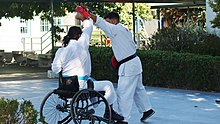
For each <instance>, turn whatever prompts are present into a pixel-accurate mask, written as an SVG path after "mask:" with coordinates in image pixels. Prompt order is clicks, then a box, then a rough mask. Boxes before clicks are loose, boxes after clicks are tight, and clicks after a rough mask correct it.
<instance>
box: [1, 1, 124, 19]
mask: <svg viewBox="0 0 220 124" xmlns="http://www.w3.org/2000/svg"><path fill="white" fill-rule="evenodd" d="M77 5H79V2H65V1H62V2H61V1H59V0H54V4H53V6H54V16H55V17H61V16H65V15H66V14H67V12H73V11H75V7H76V6H77ZM86 5H87V6H88V8H90V9H91V10H92V11H93V12H94V13H96V14H98V15H100V16H103V14H104V13H107V12H109V11H111V10H117V11H120V7H119V6H117V5H116V3H112V2H111V3H110V2H109V3H104V2H88V3H86ZM38 15H40V17H41V19H42V20H43V19H47V20H50V15H51V3H50V1H45V2H6V1H4V2H1V4H0V19H1V18H3V17H5V18H8V19H10V18H14V17H20V18H22V19H25V20H28V19H33V17H34V16H38Z"/></svg>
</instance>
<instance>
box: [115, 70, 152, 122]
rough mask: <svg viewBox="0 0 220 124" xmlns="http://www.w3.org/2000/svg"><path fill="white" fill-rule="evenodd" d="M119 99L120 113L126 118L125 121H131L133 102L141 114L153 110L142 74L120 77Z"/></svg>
mask: <svg viewBox="0 0 220 124" xmlns="http://www.w3.org/2000/svg"><path fill="white" fill-rule="evenodd" d="M117 98H118V99H117V102H118V113H119V114H120V115H122V116H123V117H124V118H125V121H128V120H129V119H130V116H131V109H132V104H133V102H135V104H136V106H137V108H138V111H139V112H140V113H143V112H145V111H147V110H149V109H151V104H150V101H149V100H148V97H147V92H146V90H145V87H144V86H143V84H142V73H140V74H137V75H134V76H133V75H132V76H119V79H118V87H117Z"/></svg>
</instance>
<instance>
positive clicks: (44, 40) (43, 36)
mask: <svg viewBox="0 0 220 124" xmlns="http://www.w3.org/2000/svg"><path fill="white" fill-rule="evenodd" d="M0 22H1V26H0V50H4V51H5V52H12V51H35V52H36V53H43V54H44V53H46V52H48V51H49V50H50V49H51V48H52V44H51V32H50V28H51V24H50V23H49V21H46V20H43V21H42V20H40V17H39V16H36V17H34V19H33V20H28V21H25V20H23V19H20V18H19V17H16V18H11V19H5V18H3V19H1V20H0ZM79 24H80V22H79V21H77V20H75V13H69V14H68V15H67V16H65V17H59V18H57V17H56V18H54V25H58V26H60V27H61V28H64V30H65V31H67V30H68V28H69V27H70V26H73V25H79ZM63 35H65V34H63ZM31 44H32V45H31Z"/></svg>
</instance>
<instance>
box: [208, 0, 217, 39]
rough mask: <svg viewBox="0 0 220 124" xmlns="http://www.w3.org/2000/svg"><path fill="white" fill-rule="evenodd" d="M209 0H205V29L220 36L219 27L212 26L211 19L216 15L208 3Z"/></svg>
mask: <svg viewBox="0 0 220 124" xmlns="http://www.w3.org/2000/svg"><path fill="white" fill-rule="evenodd" d="M208 1H209V0H206V30H207V31H208V32H209V33H212V34H216V35H218V36H219V37H220V29H218V28H212V24H211V22H210V21H211V20H213V19H214V18H215V16H216V13H215V12H213V11H212V8H211V7H210V6H209V4H208Z"/></svg>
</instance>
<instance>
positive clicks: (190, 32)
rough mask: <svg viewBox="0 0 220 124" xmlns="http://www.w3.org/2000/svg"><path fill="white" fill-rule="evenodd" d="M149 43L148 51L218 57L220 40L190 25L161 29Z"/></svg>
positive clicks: (219, 54)
mask: <svg viewBox="0 0 220 124" xmlns="http://www.w3.org/2000/svg"><path fill="white" fill-rule="evenodd" d="M149 41H150V42H149V43H148V48H149V49H150V50H164V51H174V52H182V53H183V52H189V53H195V54H200V55H212V56H220V38H219V37H218V36H216V35H214V34H209V33H207V32H206V31H205V30H203V29H202V28H201V27H199V26H196V25H194V24H190V23H189V24H187V25H186V26H185V27H176V28H164V29H161V30H159V31H158V32H157V33H156V34H154V35H153V36H152V38H150V39H149Z"/></svg>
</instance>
